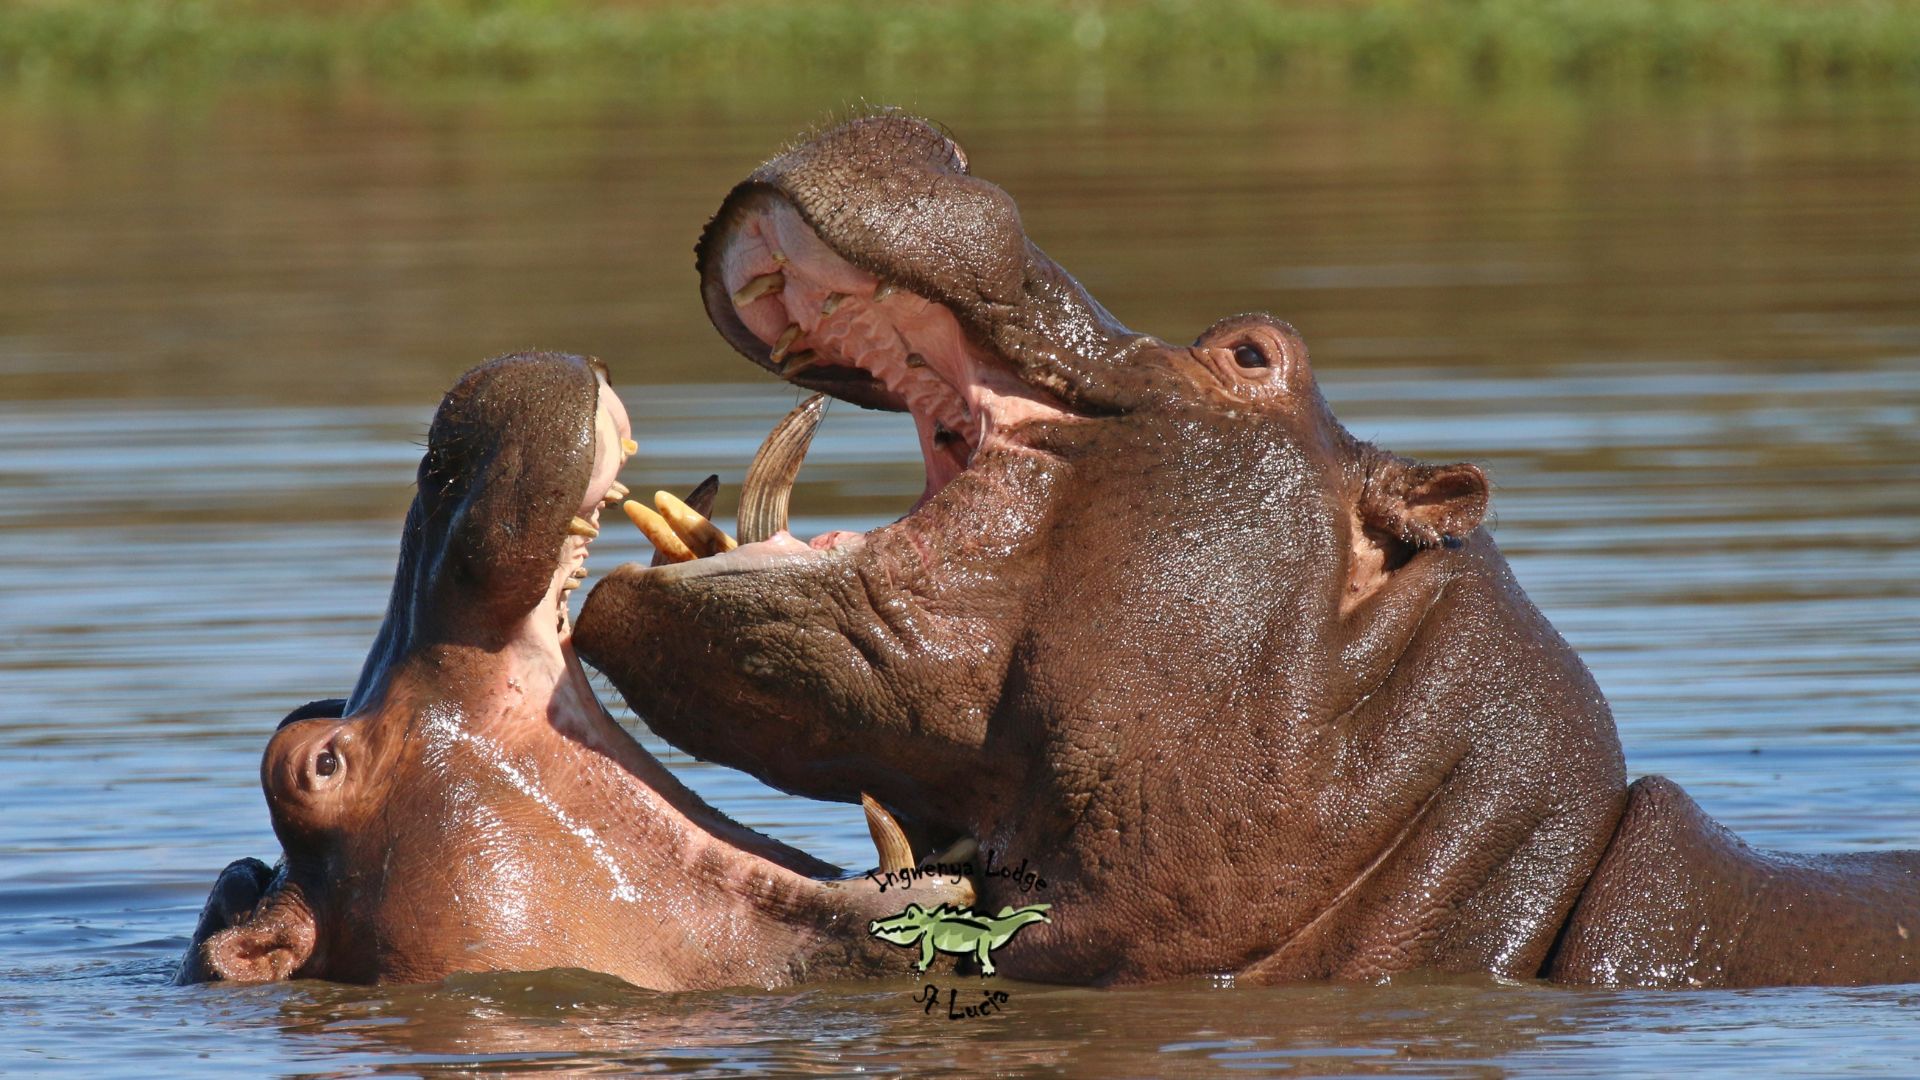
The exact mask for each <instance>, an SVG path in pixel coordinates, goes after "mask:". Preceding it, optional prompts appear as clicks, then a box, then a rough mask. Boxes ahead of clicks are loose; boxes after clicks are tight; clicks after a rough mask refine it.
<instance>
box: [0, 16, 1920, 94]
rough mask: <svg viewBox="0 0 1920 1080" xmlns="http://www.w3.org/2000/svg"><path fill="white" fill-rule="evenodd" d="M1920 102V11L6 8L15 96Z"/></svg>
mask: <svg viewBox="0 0 1920 1080" xmlns="http://www.w3.org/2000/svg"><path fill="white" fill-rule="evenodd" d="M983 73H993V74H994V75H995V76H996V77H1004V78H1007V79H1010V80H1015V81H1020V82H1028V81H1036V80H1037V81H1052V80H1056V79H1061V78H1066V79H1071V78H1076V77H1087V76H1089V75H1091V76H1096V77H1099V78H1102V79H1105V80H1107V81H1109V82H1111V81H1116V80H1130V79H1131V80H1140V81H1143V82H1147V81H1164V80H1177V79H1191V80H1213V81H1215V82H1228V83H1240V84H1248V83H1254V82H1276V81H1278V82H1287V81H1299V82H1312V83H1317V84H1332V85H1340V86H1349V87H1381V88H1394V89H1398V88H1405V89H1415V90H1418V89H1428V88H1459V87H1479V86H1485V87H1512V86H1521V87H1525V86H1538V85H1547V84H1552V85H1574V86H1587V85H1601V84H1643V85H1644V84H1687V85H1699V84H1714V85H1739V86H1763V85H1764V86H1783V85H1814V84H1835V83H1905V84H1910V85H1920V0H1587V2H1579V0H1451V2H1448V0H1431V2H1414V0H1318V2H1258V0H1099V2H1085V0H1081V2H1069V0H960V2H956V3H899V2H892V3H855V2H850V0H707V2H701V3H689V4H673V3H661V2H650V0H598V2H596V0H467V2H457V0H385V2H381V0H332V2H328V0H305V2H289V0H0V86H7V85H15V86H18V85H22V84H39V85H43V86H45V85H51V86H59V85H64V84H83V85H84V84H113V83H145V82H190V83H208V82H213V83H234V82H240V83H246V82H262V81H277V82H284V81H294V82H300V83H319V84H373V85H388V84H423V83H424V84H432V83H434V82H453V81H468V80H483V81H498V82H532V81H540V82H557V83H574V82H578V83H583V84H592V83H610V82H618V83H623V84H628V85H631V84H634V83H636V82H638V83H662V82H664V83H671V82H676V81H712V80H720V81H726V80H733V81H737V82H739V83H741V84H743V85H744V86H749V87H750V86H754V85H759V86H763V87H766V88H768V92H778V91H777V87H778V84H779V82H780V81H781V80H783V79H791V78H808V77H831V78H833V79H834V80H835V81H837V82H847V81H852V80H859V79H887V80H896V81H897V80H900V79H921V78H927V79H934V78H978V77H980V76H981V75H982V74H983Z"/></svg>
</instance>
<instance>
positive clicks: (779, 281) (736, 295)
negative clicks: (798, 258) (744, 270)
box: [733, 270, 787, 308]
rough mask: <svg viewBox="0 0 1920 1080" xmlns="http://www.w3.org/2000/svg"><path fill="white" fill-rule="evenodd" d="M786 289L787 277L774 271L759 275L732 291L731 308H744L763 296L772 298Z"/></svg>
mask: <svg viewBox="0 0 1920 1080" xmlns="http://www.w3.org/2000/svg"><path fill="white" fill-rule="evenodd" d="M786 287H787V275H785V274H783V273H781V272H780V271H778V270H775V271H774V272H773V273H771V274H761V275H760V276H759V277H757V278H754V279H753V280H752V281H749V282H747V283H746V284H745V285H742V286H740V287H739V288H737V289H735V290H733V306H734V307H738V308H743V307H746V306H747V305H748V304H751V303H753V302H754V301H755V300H758V299H760V298H761V297H763V296H772V295H774V294H776V293H778V292H779V291H780V290H782V289H784V288H786Z"/></svg>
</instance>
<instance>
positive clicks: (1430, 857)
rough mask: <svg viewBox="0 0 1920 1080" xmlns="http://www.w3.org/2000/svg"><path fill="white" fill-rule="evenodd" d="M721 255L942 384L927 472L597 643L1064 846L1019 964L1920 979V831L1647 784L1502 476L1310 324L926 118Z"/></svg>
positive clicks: (721, 283)
mask: <svg viewBox="0 0 1920 1080" xmlns="http://www.w3.org/2000/svg"><path fill="white" fill-rule="evenodd" d="M699 265H700V269H701V273H702V289H703V295H704V297H705V299H706V302H707V306H708V311H709V314H710V316H711V317H712V319H713V321H714V324H715V326H716V327H718V328H719V329H720V331H721V332H722V334H723V335H724V336H725V337H726V338H727V339H728V340H729V341H730V342H731V343H732V344H733V345H734V346H735V347H736V348H737V349H738V350H739V351H740V352H742V353H743V354H744V355H746V356H747V357H748V358H749V359H750V360H752V361H754V362H756V363H758V364H760V365H761V366H762V367H764V368H766V369H768V370H769V371H772V372H774V373H776V374H780V375H782V376H784V377H786V378H788V380H789V381H791V382H793V383H794V384H795V385H797V386H801V387H805V388H810V389H815V390H823V391H826V392H829V393H832V394H834V395H835V396H838V397H840V398H843V399H846V400H849V401H852V402H855V403H858V404H862V405H867V406H872V407H880V408H893V409H906V410H908V411H910V412H911V413H912V414H913V416H914V419H915V422H916V426H917V427H918V429H919V431H920V434H921V441H922V449H923V454H924V455H925V457H926V459H927V465H928V490H927V496H926V497H925V499H924V500H923V502H922V504H921V505H920V506H918V507H916V509H915V510H914V511H913V512H912V513H911V514H909V515H908V516H907V517H905V518H903V519H901V520H900V521H899V522H896V523H894V524H892V525H889V526H885V527H882V528H879V529H876V530H873V531H872V532H870V533H867V534H865V535H863V536H852V537H850V536H848V535H846V534H840V535H835V536H828V537H822V538H818V539H816V540H814V541H812V542H811V543H810V544H802V543H799V542H797V541H795V540H793V539H792V538H790V537H785V536H784V534H782V535H780V536H777V537H775V539H774V540H770V541H767V542H765V543H762V544H754V545H749V546H746V547H743V548H741V549H740V551H737V552H734V553H732V554H729V555H725V556H720V557H716V558H709V559H704V560H700V561H695V562H687V563H681V564H679V565H675V566H670V567H663V568H658V569H648V568H645V567H640V566H637V565H634V566H626V567H622V568H621V569H620V570H618V571H616V572H615V573H614V574H613V575H611V576H610V577H609V578H608V579H606V580H605V581H604V582H603V583H601V584H600V585H599V586H598V587H596V589H595V590H594V591H593V593H592V594H591V595H590V597H589V599H588V602H587V605H586V607H585V609H584V610H583V612H582V615H581V619H580V625H579V628H578V634H577V641H578V643H579V647H580V649H581V653H582V655H583V656H584V657H585V658H586V659H587V660H588V662H590V663H592V664H594V665H595V666H597V667H599V668H600V669H602V670H603V671H605V672H606V673H607V674H608V675H609V676H610V677H611V678H612V680H613V681H614V683H615V685H616V686H617V687H618V688H619V689H620V691H621V693H622V694H623V695H625V697H626V698H627V700H628V701H629V702H630V703H631V704H632V705H633V706H634V707H635V709H636V710H637V711H638V712H639V713H640V714H641V715H642V716H644V717H645V718H646V720H647V722H648V723H649V724H650V725H651V726H652V727H653V728H654V729H655V730H656V731H658V732H659V733H661V734H662V735H663V736H665V737H666V738H668V739H669V740H671V741H672V742H674V743H675V744H677V745H679V746H681V747H683V748H685V749H687V750H689V751H691V752H693V753H695V754H698V755H700V756H702V757H706V758H710V759H713V760H717V761H720V762H724V763H726V764H729V765H734V766H738V767H741V768H744V769H747V770H749V771H751V772H753V773H754V774H755V775H757V776H760V777H762V778H763V779H765V780H767V781H768V782H770V783H773V784H775V785H777V786H779V787H781V788H783V789H785V790H788V791H792V792H797V793H801V794H805V795H810V796H815V797H823V798H830V799H844V800H850V799H853V798H855V797H856V796H857V794H858V793H860V792H863V791H864V792H869V793H872V794H873V795H874V796H875V797H877V798H878V799H880V800H881V801H882V802H883V803H885V804H886V805H887V806H888V807H890V808H891V809H893V810H894V811H895V812H896V813H898V814H899V815H900V816H901V818H902V820H903V822H904V823H905V824H906V825H907V826H908V828H909V831H911V832H913V833H914V834H916V835H917V836H918V837H920V838H921V840H922V842H927V843H938V842H944V841H945V840H946V839H948V838H951V837H952V836H954V835H967V836H972V837H976V838H977V839H978V840H979V842H980V844H981V846H982V848H983V849H988V850H992V851H995V852H998V853H1000V855H1001V857H1002V859H1004V860H1005V861H1009V862H1018V861H1020V860H1021V859H1028V860H1032V861H1033V862H1034V863H1036V864H1037V865H1039V866H1040V867H1041V868H1042V869H1043V871H1044V873H1045V876H1046V877H1047V878H1048V880H1049V883H1050V887H1049V890H1048V892H1047V893H1046V894H1045V895H1044V896H1035V895H1031V894H1025V893H1022V892H1021V891H1020V890H1019V889H1018V888H1016V887H1015V886H1014V883H1012V882H1010V881H1008V880H1005V879H994V878H989V879H988V880H986V881H985V883H984V895H983V897H982V900H981V902H980V904H979V908H980V909H981V910H995V909H998V908H1000V907H1001V906H1002V905H1014V906H1017V905H1020V904H1023V903H1028V902H1032V901H1034V900H1036V899H1040V900H1045V901H1047V902H1050V903H1051V904H1052V905H1053V907H1052V912H1051V914H1052V922H1051V923H1050V924H1048V925H1041V926H1036V927H1033V928H1030V929H1029V930H1028V931H1027V932H1025V933H1023V934H1022V935H1020V937H1019V938H1018V939H1017V940H1015V941H1013V942H1011V943H1009V944H1008V946H1007V947H1006V948H1005V949H1004V950H1003V951H1002V952H1000V953H997V954H996V959H997V961H998V963H999V966H1000V968H1001V970H1002V971H1003V972H1005V973H1007V974H1010V975H1013V976H1016V977H1020V978H1028V979H1040V980H1050V981H1060V982H1073V983H1085V982H1092V983H1120V982H1133V981H1142V980H1154V979H1166V978H1172V977H1176V976H1183V975H1192V974H1201V973H1236V974H1238V975H1241V976H1243V977H1247V978H1253V979H1267V980H1281V979H1303V978H1329V977H1330V978H1347V979H1375V978H1380V977H1385V976H1390V975H1392V974H1393V973H1395V972H1399V971H1404V970H1408V969H1411V968H1418V967H1426V968H1437V969H1444V970H1451V971H1480V972H1492V973H1496V974H1499V975H1505V976H1513V977H1535V976H1543V975H1544V976H1547V977H1550V978H1553V979H1556V980H1559V981H1563V982H1571V983H1609V984H1640V985H1713V986H1731V985H1750V984H1758V983H1803V982H1821V983H1861V982H1873V981H1898V980H1910V979H1914V978H1916V977H1920V943H1916V942H1915V940H1914V939H1913V937H1912V936H1911V931H1914V930H1916V929H1920V876H1917V875H1920V859H1917V858H1916V856H1915V855H1914V854H1912V853H1892V854H1874V855H1852V856H1843V857H1833V858H1823V859H1794V858H1791V857H1787V856H1775V855H1768V854H1762V853H1759V852H1754V851H1751V850H1749V849H1748V848H1746V847H1745V846H1744V845H1742V844H1741V843H1740V842H1739V841H1737V840H1735V839H1734V838H1732V837H1731V836H1730V835H1728V834H1726V833H1725V832H1724V831H1723V830H1721V829H1720V828H1719V827H1718V826H1716V825H1714V824H1713V823H1712V822H1710V821H1709V820H1707V819H1706V818H1705V817H1704V816H1703V815H1701V814H1700V812H1699V810H1698V809H1697V808H1696V807H1694V805H1693V804H1692V803H1691V802H1690V801H1688V800H1687V799H1686V797H1685V796H1684V795H1682V794H1680V793H1679V791H1678V790H1677V789H1676V788H1674V787H1673V785H1671V784H1670V783H1668V782H1666V781H1664V780H1661V779H1658V778H1649V779H1646V780H1642V781H1640V782H1639V783H1637V784H1635V785H1633V786H1632V787H1631V788H1629V786H1628V785H1627V783H1626V778H1625V772H1624V767H1623V762H1622V757H1621V750H1620V744H1619V740H1618V736H1617V734H1616V732H1615V730H1614V724H1613V720H1612V717H1611V714H1610V712H1609V710H1608V707H1607V704H1606V701H1605V699H1604V698H1603V697H1602V695H1601V693H1600V690H1599V688H1598V687H1597V686H1596V685H1595V683H1594V681H1593V679H1592V678H1591V677H1590V676H1589V674H1588V672H1587V670H1586V668H1585V667H1584V666H1583V665H1582V664H1581V662H1580V660H1579V658H1578V657H1577V656H1576V655H1575V654H1574V652H1573V651H1572V649H1571V648H1570V647H1569V646H1568V645H1567V643H1566V642H1565V641H1564V640H1563V639H1562V638H1561V637H1560V635H1559V634H1558V633H1557V632H1555V630H1554V629H1553V627H1552V626H1551V625H1549V624H1548V622H1547V620H1546V619H1545V618H1544V617H1543V616H1542V615H1541V614H1540V612H1539V611H1538V610H1537V609H1536V608H1535V607H1534V606H1533V605H1532V604H1531V603H1530V602H1529V601H1528V599H1527V597H1526V595H1525V594H1524V593H1523V592H1522V591H1521V589H1520V586H1519V585H1518V584H1517V583H1516V582H1515V580H1514V578H1513V575H1512V574H1511V572H1510V571H1509V569H1508V567H1507V564H1506V561H1505V560H1504V559H1503V558H1502V556H1501V554H1500V551H1499V549H1498V548H1497V547H1496V545H1495V544H1494V541H1493V539H1492V538H1491V537H1490V536H1489V535H1488V533H1487V531H1486V530H1485V529H1484V528H1483V527H1482V526H1481V522H1482V519H1483V517H1484V515H1485V512H1486V508H1487V503H1488V498H1489V491H1488V486H1487V482H1486V479H1485V477H1484V475H1483V474H1482V473H1481V471H1480V470H1479V469H1478V468H1476V467H1474V466H1472V465H1464V464H1462V465H1431V464H1423V463H1419V462H1414V461H1410V460H1407V459H1404V458H1400V457H1398V456H1395V455H1393V454H1391V453H1388V452H1386V451H1384V450H1382V449H1380V448H1378V447H1375V446H1373V445H1370V444H1368V443H1366V442H1362V441H1360V440H1359V439H1356V438H1355V437H1354V436H1352V435H1351V434H1349V433H1348V432H1347V431H1346V429H1345V428H1344V427H1342V426H1341V424H1340V423H1339V422H1338V421H1337V420H1336V419H1335V418H1334V416H1333V415H1332V413H1331V412H1330V411H1329V409H1328V407H1327V405H1326V403H1325V401H1324V400H1323V399H1322V397H1321V394H1320V392H1319V390H1318V389H1317V387H1316V384H1315V380H1314V377H1313V374H1312V371H1311V369H1310V367H1309V364H1308V358H1307V350H1306V347H1305V345H1304V344H1303V343H1302V341H1301V339H1300V338H1299V336H1298V335H1296V334H1295V333H1294V331H1293V330H1292V328H1290V327H1289V326H1287V325H1286V324H1285V323H1282V322H1279V321H1277V320H1275V319H1272V318H1270V317H1268V316H1265V315H1246V316H1239V317H1235V318H1230V319H1226V320H1223V321H1222V322H1220V323H1217V324H1216V325H1214V326H1213V327H1211V328H1209V329H1208V330H1206V331H1205V332H1204V333H1202V334H1201V335H1200V336H1199V338H1198V339H1197V340H1196V341H1195V342H1194V343H1193V344H1192V345H1190V346H1187V345H1176V344H1171V343H1168V342H1166V341H1162V340H1160V339H1157V338H1154V337H1150V336H1147V335H1143V334H1139V333H1137V332H1135V331H1132V330H1129V329H1127V328H1126V327H1124V326H1122V325H1121V324H1120V323H1119V322H1118V321H1117V320H1115V319H1114V318H1113V317H1112V316H1111V315H1110V314H1108V313H1107V312H1106V311H1105V310H1104V309H1103V308H1101V307H1100V305H1099V304H1097V303H1096V302H1095V301H1094V300H1093V299H1092V298H1091V297H1090V296H1089V295H1088V294H1087V292H1086V291H1085V290H1084V289H1083V288H1082V287H1081V286H1080V285H1079V283H1078V282H1076V281H1075V280H1074V279H1073V278H1072V277H1071V276H1070V275H1068V274H1067V273H1066V272H1065V271H1064V270H1063V269H1061V268H1060V267H1059V266H1057V265H1056V264H1054V263H1053V262H1051V261H1050V260H1048V259H1047V257H1046V256H1045V255H1044V254H1042V253H1041V252H1040V251H1039V249H1038V248H1036V247H1035V246H1034V245H1033V244H1032V243H1031V242H1030V241H1028V240H1027V238H1026V236H1025V233H1024V232H1023V230H1022V226H1021V222H1020V219H1019V214H1018V211H1017V209H1016V208H1015V207H1014V205H1013V202H1012V200H1011V199H1010V198H1009V197H1008V196H1007V195H1006V193H1005V192H1003V191H1001V190H1000V189H999V188H997V187H994V186H993V185H991V184H988V183H986V182H984V181H982V180H979V179H977V178H975V177H973V176H972V175H970V172H969V167H968V164H967V161H966V158H965V155H964V153H963V152H962V151H961V150H960V148H959V147H958V146H957V145H956V144H955V143H954V142H952V141H951V140H949V139H948V138H946V137H945V136H943V135H942V134H940V133H939V132H937V131H935V130H933V129H932V128H931V127H929V126H927V125H924V124H922V123H919V122H917V121H914V120H911V119H908V118H905V117H901V116H897V115H890V114H889V115H879V116H872V117H866V118H863V119H860V120H857V121H854V122H852V123H850V124H847V125H844V126H842V127H839V128H837V129H834V130H832V131H829V132H826V133H824V134H822V135H820V136H818V137H816V138H814V139H812V140H811V141H809V142H806V143H804V144H802V145H800V146H798V147H797V148H795V149H793V150H791V151H789V152H787V153H785V154H783V155H781V156H780V157H778V158H776V159H774V160H773V161H772V162H770V163H769V164H767V165H766V166H764V167H762V168H761V169H759V170H758V171H756V172H755V173H754V174H753V175H752V176H751V177H750V178H749V179H748V180H747V181H745V182H744V183H742V184H741V185H740V186H739V187H737V188H736V189H735V190H734V191H733V192H732V193H731V194H730V195H729V196H728V198H727V200H726V202H725V204H724V205H723V207H722V208H721V210H720V212H719V213H718V214H717V215H716V217H715V218H714V220H713V222H712V224H711V225H710V226H709V227H708V230H707V233H706V235H705V236H704V238H703V239H702V242H701V245H700V249H699ZM774 274H777V275H778V277H777V278H776V277H772V276H769V275H774ZM794 356H803V357H804V358H805V361H804V363H799V362H795V361H793V360H792V359H791V358H792V357H794ZM929 380H931V381H929Z"/></svg>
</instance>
